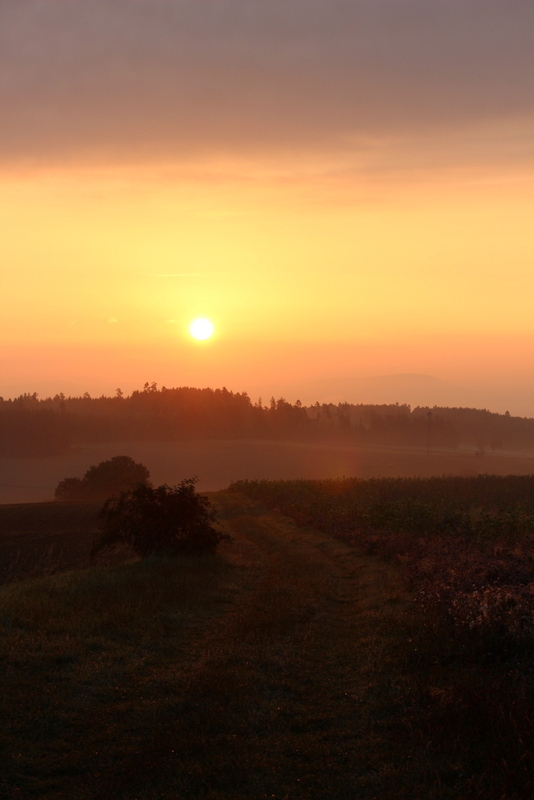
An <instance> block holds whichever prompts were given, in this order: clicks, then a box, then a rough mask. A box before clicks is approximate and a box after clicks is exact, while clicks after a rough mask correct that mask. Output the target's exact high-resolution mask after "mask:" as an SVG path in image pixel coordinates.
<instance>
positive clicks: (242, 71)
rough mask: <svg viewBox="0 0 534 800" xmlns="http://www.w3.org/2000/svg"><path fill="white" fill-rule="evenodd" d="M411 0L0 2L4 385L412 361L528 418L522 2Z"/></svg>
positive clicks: (78, 387)
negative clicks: (205, 334)
mask: <svg viewBox="0 0 534 800" xmlns="http://www.w3.org/2000/svg"><path fill="white" fill-rule="evenodd" d="M430 5H431V8H430V9H429V8H428V6H429V4H428V3H423V2H422V0H417V1H416V0H414V1H413V2H412V1H411V0H409V1H408V0H407V2H406V3H405V4H404V6H403V5H402V4H400V3H398V2H395V1H394V0H379V2H377V3H376V4H374V5H371V4H370V3H369V2H364V0H357V1H356V2H354V0H353V2H351V3H349V2H343V0H333V2H330V3H329V4H327V3H326V1H325V2H322V1H321V0H314V2H313V3H312V4H311V6H310V5H308V6H306V5H305V4H304V3H302V2H300V0H297V1H296V2H295V3H294V4H287V3H281V2H278V1H276V2H273V3H269V4H264V3H263V4H261V3H259V0H253V1H252V2H250V3H248V4H246V8H247V10H246V13H245V4H244V3H239V2H237V0H221V1H220V2H219V3H218V4H216V3H214V2H205V3H204V2H200V3H197V4H191V3H190V2H185V0H176V1H175V2H166V3H165V2H159V0H158V1H157V2H155V3H146V2H143V1H142V0H137V1H136V2H133V3H126V2H124V0H122V1H121V2H116V3H114V4H106V3H104V2H100V0H99V2H95V3H94V4H83V3H78V2H74V3H72V2H71V3H66V2H63V1H62V0H57V1H56V0H49V2H44V3H43V2H40V3H38V2H34V1H33V0H32V1H31V2H28V3H25V4H20V5H19V4H11V3H6V2H2V3H0V9H1V13H2V17H3V22H4V26H3V30H4V33H3V34H2V36H3V37H5V38H4V42H2V41H0V51H1V52H3V53H4V55H3V58H4V62H5V63H4V65H3V74H4V80H3V96H4V100H5V103H3V106H4V107H7V109H8V112H9V113H8V121H7V123H6V124H5V125H3V130H2V134H1V135H2V157H1V161H0V169H1V171H2V207H1V215H2V220H3V224H4V234H3V237H2V245H1V255H2V263H3V267H2V279H1V280H2V307H1V309H2V319H1V333H2V364H3V367H2V373H1V378H0V394H3V395H4V396H9V395H11V394H14V393H19V392H21V391H34V390H35V389H37V390H39V391H40V392H41V393H44V394H47V393H55V391H61V390H63V391H67V392H72V393H78V392H79V391H85V390H86V389H87V390H89V391H90V392H92V393H94V392H101V391H106V392H111V391H114V389H115V388H116V386H117V385H121V386H122V388H123V389H125V390H126V391H131V389H132V388H136V387H140V386H141V385H142V384H143V383H144V381H145V380H150V381H152V380H155V381H157V382H158V383H159V384H160V385H161V384H166V385H167V386H172V385H185V384H189V385H201V386H204V385H212V386H215V385H217V386H220V385H223V384H225V385H227V386H228V388H231V389H235V390H243V389H248V390H249V391H251V392H252V391H256V390H257V391H258V392H260V391H261V392H262V393H263V394H264V395H265V394H266V393H268V392H269V388H270V387H271V386H272V387H274V388H277V389H279V390H280V391H284V392H285V394H286V396H289V398H290V399H296V397H295V398H294V397H291V394H292V392H293V391H294V392H295V393H298V387H297V384H298V383H299V382H302V381H310V380H314V379H321V378H328V377H336V376H355V377H357V376H366V375H367V376H369V375H380V374H391V373H408V372H409V373H425V374H432V375H435V376H437V377H438V378H440V379H442V380H445V381H448V382H452V383H455V384H462V385H465V386H470V387H471V388H473V387H474V388H475V389H478V390H479V394H480V397H482V398H483V391H487V392H488V395H487V397H488V402H487V403H486V404H487V405H491V403H493V404H494V406H495V408H497V406H498V405H499V404H501V403H505V404H506V403H507V402H509V403H516V406H515V407H513V408H516V409H517V411H516V413H530V406H529V403H530V398H529V397H527V394H528V392H527V390H526V389H521V387H528V386H530V387H532V386H534V368H533V363H532V355H531V354H532V352H533V350H532V345H533V340H534V326H533V322H532V320H533V314H532V297H533V289H534V278H533V266H534V236H532V219H533V188H534V187H533V184H534V180H533V179H534V145H533V142H534V137H533V134H534V124H533V123H534V97H533V92H532V85H531V82H530V81H529V80H528V79H527V77H526V76H528V75H532V74H533V70H534V63H533V62H534V56H533V55H532V48H531V47H530V43H529V37H528V36H526V34H525V26H526V27H527V28H528V27H529V25H530V28H529V30H530V31H532V30H533V29H534V28H533V27H532V24H531V23H532V22H534V11H533V9H532V8H525V7H524V5H521V4H518V3H515V2H513V3H496V2H495V3H493V2H492V3H482V2H474V3H473V4H469V6H468V8H466V4H465V3H459V2H457V0H453V1H452V2H451V3H450V4H430ZM88 6H89V7H88ZM300 7H302V9H304V8H305V7H307V8H308V10H309V9H310V8H311V10H312V13H308V14H307V15H306V16H305V17H302V16H300V17H299V16H298V14H297V13H296V12H297V11H298V9H299V8H300ZM402 8H403V9H404V11H401V9H402ZM462 9H463V11H462ZM67 11H68V13H67ZM208 12H209V13H208ZM356 12H358V13H356ZM342 23H343V24H342ZM460 24H461V31H460V30H459V27H458V26H459V25H460ZM172 34H174V36H173V35H172ZM2 44H3V45H4V46H3V47H2ZM496 48H497V50H496ZM525 70H526V72H525ZM195 316H206V317H209V318H210V319H211V320H212V321H213V322H214V324H215V327H216V335H215V336H214V338H213V340H211V341H210V342H207V343H195V342H194V341H192V339H191V337H190V336H189V335H188V332H187V328H188V325H189V323H190V321H191V320H192V319H193V318H194V317H195ZM504 383H506V384H507V385H508V386H509V387H510V398H509V401H508V399H507V398H506V397H505V394H506V393H505V392H504V391H503V384H504ZM56 386H57V389H56V388H54V387H56ZM274 388H273V391H274ZM521 391H524V392H525V395H524V397H523V398H522V396H521ZM499 392H500V395H499V397H500V398H501V399H500V400H497V399H495V398H496V397H497V394H499ZM318 399H322V398H318ZM339 399H340V400H342V399H344V398H343V397H340V398H339ZM349 399H352V400H354V399H356V398H349ZM394 399H395V398H392V400H394ZM402 399H405V398H402ZM523 401H524V402H523ZM480 402H481V403H482V402H483V400H481V401H480ZM533 413H534V408H533Z"/></svg>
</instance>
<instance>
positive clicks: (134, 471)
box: [55, 456, 150, 500]
mask: <svg viewBox="0 0 534 800" xmlns="http://www.w3.org/2000/svg"><path fill="white" fill-rule="evenodd" d="M149 478H150V472H149V471H148V469H147V468H146V467H145V466H144V465H143V464H139V463H137V462H135V461H134V460H133V458H130V456H114V457H113V458H111V459H110V460H109V461H101V462H100V464H98V465H97V466H96V467H95V466H91V467H89V469H88V470H87V472H86V473H85V475H84V476H83V478H81V479H80V478H65V479H64V480H62V481H60V482H59V483H58V485H57V486H56V491H55V498H56V500H101V499H104V498H106V497H109V496H110V495H112V494H117V493H118V492H122V491H128V490H129V489H133V488H134V487H136V486H138V485H139V484H141V483H143V484H146V483H147V481H148V479H149Z"/></svg>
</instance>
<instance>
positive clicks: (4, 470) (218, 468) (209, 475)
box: [0, 439, 534, 503]
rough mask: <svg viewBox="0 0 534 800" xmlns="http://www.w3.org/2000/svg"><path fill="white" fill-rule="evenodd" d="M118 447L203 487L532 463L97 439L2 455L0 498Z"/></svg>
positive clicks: (174, 479) (43, 486)
mask: <svg viewBox="0 0 534 800" xmlns="http://www.w3.org/2000/svg"><path fill="white" fill-rule="evenodd" d="M117 455H127V456H131V457H132V458H133V459H134V460H135V461H140V462H141V463H142V464H145V465H146V467H148V469H149V470H150V474H151V478H152V480H153V481H154V483H156V484H161V483H168V484H175V483H179V482H180V481H181V480H182V479H183V478H186V477H190V476H191V475H198V476H200V483H199V488H200V490H201V491H206V492H207V491H218V490H221V489H224V488H225V487H226V486H228V484H229V483H231V482H232V481H236V480H239V479H240V478H242V477H243V476H244V475H246V476H247V477H248V478H252V479H267V480H276V479H285V480H291V479H297V478H307V479H324V478H341V477H343V476H352V477H356V478H380V477H389V478H393V477H413V476H420V477H429V476H432V475H463V476H474V475H478V474H481V473H482V474H483V473H492V474H495V475H525V474H528V473H530V472H533V471H534V457H533V455H532V453H510V452H499V451H498V452H496V453H492V452H487V453H486V454H485V455H484V456H476V454H475V450H473V449H471V450H463V449H460V448H459V449H458V450H447V449H438V448H435V449H433V450H432V452H431V453H427V451H426V449H425V448H408V447H385V446H383V447H380V446H374V447H362V446H355V445H351V444H346V443H345V444H344V443H324V442H323V443H310V442H291V441H266V440H239V439H233V440H231V439H229V440H222V439H220V440H213V439H210V440H206V439H199V440H191V441H177V442H127V443H120V442H119V443H117V442H115V443H113V444H109V443H108V444H92V445H84V446H81V447H79V448H76V449H75V450H73V451H72V452H70V453H67V454H65V455H61V456H50V457H46V458H44V457H43V458H6V457H0V503H38V502H43V501H47V500H52V499H53V497H54V489H55V487H56V486H57V484H58V483H59V481H61V480H63V479H64V478H67V477H82V475H83V474H84V473H85V472H86V470H87V469H88V468H89V467H90V466H91V465H92V464H98V463H99V462H101V461H104V460H106V459H109V458H112V457H113V456H117Z"/></svg>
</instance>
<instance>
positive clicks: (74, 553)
mask: <svg viewBox="0 0 534 800" xmlns="http://www.w3.org/2000/svg"><path fill="white" fill-rule="evenodd" d="M101 505H102V504H101V503H18V504H12V505H0V583H4V582H5V581H10V580H14V579H17V580H20V579H21V578H25V577H29V576H36V575H44V574H47V573H52V572H57V571H58V570H64V569H74V568H79V567H86V566H88V565H89V563H90V561H89V553H90V550H91V545H92V542H93V540H94V538H95V535H96V533H97V525H98V511H99V509H100V508H101Z"/></svg>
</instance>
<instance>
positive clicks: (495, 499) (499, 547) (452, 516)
mask: <svg viewBox="0 0 534 800" xmlns="http://www.w3.org/2000/svg"><path fill="white" fill-rule="evenodd" d="M233 488H234V490H236V491H239V492H245V493H246V494H248V495H249V496H250V497H253V498H254V499H256V500H260V501H261V502H263V503H265V504H266V505H267V506H268V507H269V508H271V509H274V510H276V511H279V512H281V513H283V514H285V515H287V516H290V517H291V518H292V519H293V520H294V521H295V522H297V524H299V525H306V526H309V525H312V526H313V527H315V528H317V529H318V530H321V531H324V532H325V533H328V534H330V535H332V536H335V537H338V538H341V539H343V540H345V541H347V542H349V543H351V544H353V545H356V546H360V547H364V548H366V549H367V550H368V551H373V552H379V553H381V554H383V555H385V556H387V557H389V558H392V559H394V560H395V561H396V562H397V563H398V564H400V565H402V569H403V571H404V573H405V574H406V576H407V577H408V578H409V580H410V582H411V585H412V587H413V588H414V589H415V590H416V592H417V599H418V602H419V603H420V605H421V607H422V609H424V610H426V611H428V612H430V610H431V609H432V611H433V612H434V613H438V612H439V613H440V614H441V615H442V616H444V617H445V618H447V619H449V621H450V622H451V623H454V624H455V625H457V626H459V627H462V626H463V627H465V628H467V629H469V630H470V631H472V632H475V631H476V632H477V633H482V632H485V633H488V632H489V631H491V632H492V633H493V634H494V635H497V634H501V635H502V636H503V637H504V636H509V637H510V638H512V639H517V640H525V641H528V642H530V641H531V639H532V636H533V633H534V572H533V566H534V475H523V476H506V477H500V476H495V475H480V476H478V477H475V478H462V477H441V478H430V479H417V478H416V479H414V478H411V479H410V478H397V479H378V480H367V481H360V480H354V479H344V480H338V481H302V480H299V481H239V482H237V483H235V484H233Z"/></svg>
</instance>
